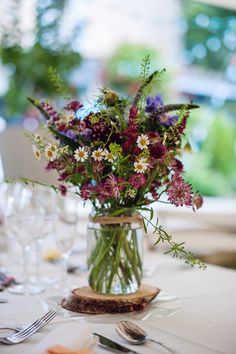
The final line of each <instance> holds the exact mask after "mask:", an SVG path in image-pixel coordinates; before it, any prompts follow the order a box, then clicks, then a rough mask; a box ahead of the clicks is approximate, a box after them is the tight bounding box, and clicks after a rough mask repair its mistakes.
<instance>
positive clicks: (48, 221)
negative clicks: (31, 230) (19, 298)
mask: <svg viewBox="0 0 236 354" xmlns="http://www.w3.org/2000/svg"><path fill="white" fill-rule="evenodd" d="M32 204H33V208H34V209H35V210H40V212H41V213H43V214H44V224H43V227H42V229H41V230H40V232H39V233H37V235H36V237H35V256H36V257H35V274H34V276H33V278H32V281H33V282H36V283H37V284H41V285H42V286H51V285H53V284H55V282H56V279H54V278H52V277H49V276H45V275H42V272H41V265H42V258H41V256H42V246H43V241H44V240H45V239H46V238H47V237H48V236H50V235H53V231H54V219H55V206H56V204H55V192H54V191H53V190H52V189H51V188H49V187H45V186H41V185H37V186H34V188H33V189H32Z"/></svg>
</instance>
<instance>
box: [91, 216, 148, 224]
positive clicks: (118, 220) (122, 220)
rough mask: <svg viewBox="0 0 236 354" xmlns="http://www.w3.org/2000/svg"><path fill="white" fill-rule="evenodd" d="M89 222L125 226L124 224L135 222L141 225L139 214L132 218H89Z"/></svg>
mask: <svg viewBox="0 0 236 354" xmlns="http://www.w3.org/2000/svg"><path fill="white" fill-rule="evenodd" d="M89 220H90V221H92V222H94V223H97V224H107V225H113V224H125V223H129V224H131V223H133V222H137V223H139V224H141V225H143V219H142V217H141V216H140V215H139V214H135V215H132V216H95V217H92V216H90V217H89Z"/></svg>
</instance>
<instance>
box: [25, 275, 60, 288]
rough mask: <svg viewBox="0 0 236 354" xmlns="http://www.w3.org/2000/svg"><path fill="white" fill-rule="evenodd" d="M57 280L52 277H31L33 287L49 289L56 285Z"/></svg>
mask: <svg viewBox="0 0 236 354" xmlns="http://www.w3.org/2000/svg"><path fill="white" fill-rule="evenodd" d="M56 282H57V280H56V279H55V278H52V277H45V276H40V277H39V278H36V277H30V283H32V284H33V285H38V284H39V286H42V287H45V288H49V287H52V286H53V285H54V284H56Z"/></svg>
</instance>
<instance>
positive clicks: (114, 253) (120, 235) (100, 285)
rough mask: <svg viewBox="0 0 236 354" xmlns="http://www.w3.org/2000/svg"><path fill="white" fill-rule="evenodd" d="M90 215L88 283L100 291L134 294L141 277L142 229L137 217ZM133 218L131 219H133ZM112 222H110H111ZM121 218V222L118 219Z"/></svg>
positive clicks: (102, 292) (104, 292) (96, 290)
mask: <svg viewBox="0 0 236 354" xmlns="http://www.w3.org/2000/svg"><path fill="white" fill-rule="evenodd" d="M114 219H116V218H114V217H109V216H108V217H106V218H105V221H106V220H107V223H105V222H104V220H103V222H101V218H99V217H98V218H96V219H95V220H94V221H92V220H93V218H92V217H90V222H89V224H88V230H87V237H88V240H87V246H88V267H89V285H90V287H91V288H92V289H93V290H94V291H95V292H97V293H101V294H116V295H118V294H132V293H135V292H136V291H137V290H138V288H139V286H140V284H141V279H142V264H143V229H142V226H141V223H140V221H139V220H138V218H137V216H136V218H135V217H130V218H129V219H130V221H129V222H127V221H126V222H123V221H124V220H125V219H124V218H123V217H118V218H117V222H118V221H119V223H114ZM132 220H133V221H132ZM111 221H113V222H112V223H111ZM121 221H122V222H121Z"/></svg>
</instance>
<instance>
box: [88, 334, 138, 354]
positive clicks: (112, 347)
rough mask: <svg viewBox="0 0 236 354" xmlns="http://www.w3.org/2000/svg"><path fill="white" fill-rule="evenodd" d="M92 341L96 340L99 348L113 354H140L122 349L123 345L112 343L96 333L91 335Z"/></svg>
mask: <svg viewBox="0 0 236 354" xmlns="http://www.w3.org/2000/svg"><path fill="white" fill-rule="evenodd" d="M90 337H91V338H92V339H93V340H97V343H98V345H99V346H100V347H102V348H104V349H107V350H109V351H112V352H114V353H129V354H140V353H138V352H136V351H135V350H132V349H129V348H127V347H124V346H123V345H121V344H119V343H116V342H114V341H113V340H111V339H109V338H107V337H104V336H102V335H101V334H98V333H92V334H91V336H90Z"/></svg>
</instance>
